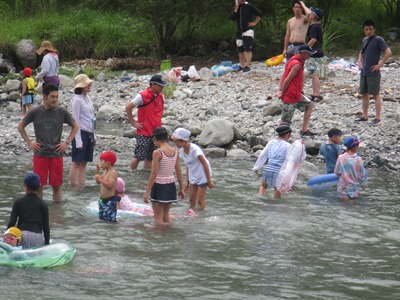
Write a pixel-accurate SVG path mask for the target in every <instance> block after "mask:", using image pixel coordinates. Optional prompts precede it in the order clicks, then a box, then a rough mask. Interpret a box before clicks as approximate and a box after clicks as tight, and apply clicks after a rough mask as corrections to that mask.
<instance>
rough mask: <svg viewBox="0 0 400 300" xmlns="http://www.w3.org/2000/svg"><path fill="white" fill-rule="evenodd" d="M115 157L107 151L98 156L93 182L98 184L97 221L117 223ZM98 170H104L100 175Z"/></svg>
mask: <svg viewBox="0 0 400 300" xmlns="http://www.w3.org/2000/svg"><path fill="white" fill-rule="evenodd" d="M116 161H117V156H116V155H115V153H114V152H111V151H107V152H103V153H102V154H101V155H100V163H97V164H96V175H95V176H94V180H96V183H97V184H100V199H99V219H101V220H106V221H111V222H117V205H118V202H119V201H120V200H121V197H119V196H117V195H115V188H116V186H117V179H118V173H117V171H116V170H115V169H114V164H115V162H116ZM100 169H102V170H104V172H103V174H100Z"/></svg>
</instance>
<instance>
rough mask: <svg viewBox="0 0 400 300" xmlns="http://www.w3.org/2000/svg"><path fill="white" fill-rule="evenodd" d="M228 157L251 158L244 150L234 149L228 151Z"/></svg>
mask: <svg viewBox="0 0 400 300" xmlns="http://www.w3.org/2000/svg"><path fill="white" fill-rule="evenodd" d="M226 157H230V158H249V157H250V154H249V153H248V152H246V151H245V150H243V149H232V150H229V151H227V154H226Z"/></svg>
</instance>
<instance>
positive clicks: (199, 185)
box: [172, 128, 214, 210]
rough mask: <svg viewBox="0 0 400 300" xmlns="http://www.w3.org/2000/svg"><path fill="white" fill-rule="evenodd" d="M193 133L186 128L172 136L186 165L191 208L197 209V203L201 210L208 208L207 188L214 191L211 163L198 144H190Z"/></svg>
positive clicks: (178, 130)
mask: <svg viewBox="0 0 400 300" xmlns="http://www.w3.org/2000/svg"><path fill="white" fill-rule="evenodd" d="M190 136H191V132H190V131H189V130H187V129H185V128H178V129H176V130H175V131H174V133H173V135H172V140H173V141H174V143H175V145H176V146H177V147H178V148H179V149H180V153H179V154H180V156H181V158H182V159H183V161H184V162H185V164H186V185H185V192H186V191H187V190H188V189H189V187H190V192H189V193H190V198H189V202H190V208H189V209H195V208H196V203H198V204H199V208H200V209H201V210H203V209H205V208H206V193H207V188H210V189H212V188H213V187H214V183H213V182H212V180H211V174H212V171H211V167H210V163H209V161H208V160H207V158H206V157H205V155H204V153H203V150H201V148H200V147H199V146H197V145H196V144H193V143H190Z"/></svg>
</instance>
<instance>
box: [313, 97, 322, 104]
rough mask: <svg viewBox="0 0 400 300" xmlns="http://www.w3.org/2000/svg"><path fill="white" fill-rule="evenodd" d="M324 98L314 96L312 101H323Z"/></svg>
mask: <svg viewBox="0 0 400 300" xmlns="http://www.w3.org/2000/svg"><path fill="white" fill-rule="evenodd" d="M322 99H324V97H322V96H314V99H312V101H314V102H315V103H318V102H321V101H322Z"/></svg>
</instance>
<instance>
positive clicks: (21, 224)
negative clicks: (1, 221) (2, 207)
mask: <svg viewBox="0 0 400 300" xmlns="http://www.w3.org/2000/svg"><path fill="white" fill-rule="evenodd" d="M39 188H40V178H39V176H38V175H37V174H35V173H28V174H27V175H26V176H25V178H24V190H25V193H26V195H25V196H24V197H22V198H19V199H17V200H15V202H14V205H13V207H12V210H11V214H10V220H9V222H8V225H7V228H10V227H13V226H16V227H18V228H19V229H20V230H21V231H22V248H23V249H27V248H32V247H38V246H43V245H48V244H49V243H50V226H49V209H48V207H47V204H46V203H45V202H44V201H43V200H42V199H40V198H39V196H38V191H39Z"/></svg>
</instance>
